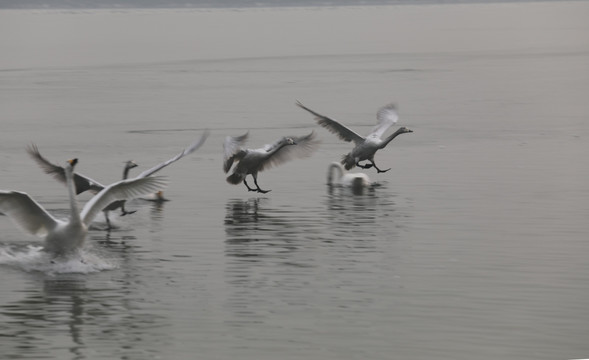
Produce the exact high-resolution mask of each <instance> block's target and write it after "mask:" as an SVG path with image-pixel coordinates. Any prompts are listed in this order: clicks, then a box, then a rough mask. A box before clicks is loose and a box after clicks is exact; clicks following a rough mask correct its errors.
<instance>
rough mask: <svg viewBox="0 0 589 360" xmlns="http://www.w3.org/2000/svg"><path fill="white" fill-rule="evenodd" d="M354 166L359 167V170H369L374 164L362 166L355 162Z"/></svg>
mask: <svg viewBox="0 0 589 360" xmlns="http://www.w3.org/2000/svg"><path fill="white" fill-rule="evenodd" d="M356 166H357V167H359V168H361V169H370V168H371V167H373V166H374V167H376V166H375V165H374V164H364V165H362V164H360V162H357V163H356Z"/></svg>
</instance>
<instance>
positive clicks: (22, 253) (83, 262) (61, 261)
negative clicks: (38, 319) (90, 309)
mask: <svg viewBox="0 0 589 360" xmlns="http://www.w3.org/2000/svg"><path fill="white" fill-rule="evenodd" d="M0 266H7V267H11V268H14V269H19V270H22V271H25V272H42V273H45V274H48V275H54V274H71V273H77V274H90V273H96V272H99V271H104V270H112V269H115V268H116V267H117V266H116V264H115V263H114V262H113V261H109V260H107V259H104V258H102V257H100V256H98V255H97V254H95V253H92V252H91V251H89V250H87V249H83V250H80V251H78V252H77V253H76V254H73V255H71V256H68V257H66V258H60V257H54V256H52V255H50V254H48V253H46V252H44V251H43V247H42V246H34V245H27V246H14V245H0Z"/></svg>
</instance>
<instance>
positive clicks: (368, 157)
mask: <svg viewBox="0 0 589 360" xmlns="http://www.w3.org/2000/svg"><path fill="white" fill-rule="evenodd" d="M296 105H297V106H299V107H300V108H302V109H304V110H306V111H308V112H310V113H311V114H312V115H314V116H315V120H316V121H317V123H318V124H319V125H321V126H322V127H324V128H326V129H327V130H329V131H330V132H332V133H334V134H336V135H337V136H338V137H339V138H340V139H342V140H344V141H348V142H354V144H355V146H354V148H353V149H352V151H351V152H349V153H348V154H346V155H344V156H343V157H342V161H341V164H342V165H344V167H345V169H346V170H350V169H352V168H353V167H355V166H358V167H360V168H363V169H369V168H372V167H374V168H375V169H376V171H377V172H379V173H382V172H387V171H389V170H390V168H389V169H385V170H381V169H380V168H379V167H378V166H377V165H376V163H375V162H374V155H375V154H376V152H377V151H378V150H380V149H384V148H385V147H386V146H387V145H388V144H389V143H390V142H391V141H392V140H393V139H394V138H396V137H397V136H398V135H400V134H406V133H411V132H413V131H412V130H410V129H407V128H406V127H401V128H399V129H397V131H395V132H394V133H393V134H391V135H389V136H388V137H386V138H385V139H381V137H382V135H383V134H384V133H385V131H386V130H387V129H388V128H389V127H391V126H392V125H393V124H395V123H396V122H397V121H398V120H399V115H398V114H397V109H396V107H395V105H394V104H387V105H385V106H383V107H381V108H380V109H379V110H378V112H377V114H376V119H377V124H376V126H375V127H374V128H373V129H372V131H371V132H370V134H368V135H367V136H366V137H363V136H361V135H358V134H357V133H356V132H354V131H353V130H351V129H350V128H348V127H346V126H345V125H343V124H341V123H340V122H338V121H336V120H334V119H331V118H329V117H327V116H324V115H321V114H319V113H317V112H315V111H313V110H311V109H309V108H308V107H306V106H304V105H303V104H302V103H301V102H300V101H297V103H296ZM248 134H249V133H245V134H243V135H241V136H235V137H232V136H227V138H226V139H225V142H224V144H223V149H224V158H223V171H225V173H227V172H229V170H230V169H231V167H232V166H233V164H234V163H237V165H235V166H234V167H233V171H232V173H231V175H229V176H228V177H227V182H228V183H230V184H234V185H237V184H239V183H241V182H243V184H244V185H245V186H246V188H247V189H248V191H257V192H259V193H267V192H268V191H270V190H262V189H261V188H260V186H259V185H258V172H260V171H264V170H267V169H269V168H270V167H272V166H276V165H280V164H282V163H284V162H286V161H288V160H291V159H293V158H301V157H307V156H310V155H311V154H312V153H313V152H314V151H315V150H317V147H318V144H319V141H317V140H316V139H315V135H314V133H313V132H311V134H309V135H307V136H303V137H299V138H289V137H283V138H281V139H279V140H278V141H276V142H275V143H274V144H272V145H266V146H265V147H263V148H261V149H246V148H244V147H243V146H244V144H245V142H246V141H247V138H248ZM292 145H295V146H292ZM361 161H368V163H364V164H360V162H361ZM332 169H336V168H335V167H334V165H333V164H332V166H330V168H329V174H331V171H332ZM339 171H340V172H341V175H340V178H341V179H342V181H343V182H346V181H347V180H346V179H348V178H350V176H352V175H351V174H346V175H345V176H344V175H343V169H341V168H340V169H339ZM247 175H251V176H252V177H253V179H254V185H255V188H253V187H250V186H249V185H248V183H247V181H246V177H247ZM362 175H364V174H362ZM328 176H330V177H332V175H328ZM354 176H355V177H356V178H357V179H356V180H354V182H355V184H357V186H366V184H369V183H370V182H369V180H368V179H367V176H366V175H364V176H365V178H364V177H363V176H360V175H354ZM342 181H340V184H343V183H342Z"/></svg>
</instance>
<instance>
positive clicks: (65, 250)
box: [0, 159, 166, 256]
mask: <svg viewBox="0 0 589 360" xmlns="http://www.w3.org/2000/svg"><path fill="white" fill-rule="evenodd" d="M76 163H77V159H73V160H68V161H67V162H66V164H65V167H64V168H63V169H64V175H65V179H66V186H67V190H68V195H69V200H70V217H69V219H67V220H58V219H56V218H54V217H53V216H52V215H51V214H49V213H48V212H47V211H46V210H45V209H44V208H43V207H42V206H41V205H39V204H38V203H37V202H36V201H35V200H33V199H32V198H31V197H30V196H29V195H28V194H26V193H24V192H18V191H6V190H0V211H2V212H3V213H4V214H6V215H7V216H8V217H10V219H11V220H12V221H13V222H14V223H15V224H16V225H18V226H19V227H21V228H22V229H23V230H25V231H26V232H28V233H30V234H33V235H37V236H39V237H43V238H44V239H45V246H44V250H45V251H47V252H48V253H50V254H52V255H54V256H64V255H68V254H70V253H72V252H74V251H76V250H77V249H79V248H81V247H82V245H83V244H84V240H85V238H86V234H87V233H88V225H89V224H90V223H91V222H92V220H93V219H94V218H95V217H96V215H97V214H98V213H99V212H100V211H102V209H104V207H105V206H106V205H108V204H109V203H111V202H113V201H115V200H123V199H130V198H133V197H137V196H141V195H143V194H147V193H150V192H154V191H156V190H157V189H158V188H161V187H162V186H165V184H166V183H165V181H164V180H163V179H162V178H161V177H149V178H140V179H131V180H121V181H119V182H116V183H114V184H111V185H108V186H106V187H104V188H103V189H102V190H101V191H99V192H98V194H96V195H95V196H94V197H92V199H90V200H89V201H88V202H87V203H86V205H85V206H84V207H83V208H82V211H81V212H80V211H79V210H78V205H77V202H76V198H75V190H74V186H75V184H74V166H75V165H76Z"/></svg>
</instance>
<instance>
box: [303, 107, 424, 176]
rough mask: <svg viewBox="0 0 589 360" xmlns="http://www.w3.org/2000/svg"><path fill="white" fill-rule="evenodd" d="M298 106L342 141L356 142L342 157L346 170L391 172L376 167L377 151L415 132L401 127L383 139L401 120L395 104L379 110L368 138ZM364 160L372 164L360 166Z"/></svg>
mask: <svg viewBox="0 0 589 360" xmlns="http://www.w3.org/2000/svg"><path fill="white" fill-rule="evenodd" d="M296 104H297V106H299V107H300V108H302V109H305V110H307V111H308V112H310V113H311V114H313V115H314V116H315V120H316V121H317V123H318V124H319V125H321V126H323V127H324V128H326V129H327V130H329V131H330V132H332V133H334V134H336V135H337V136H338V137H339V138H340V139H342V140H344V141H348V142H350V141H353V142H354V144H355V146H354V148H353V149H352V151H351V152H350V153H348V154H346V155H344V156H343V157H342V161H341V163H342V164H343V165H344V166H345V167H346V170H350V169H351V168H353V167H354V166H358V167H360V168H362V169H369V168H371V167H374V168H375V169H376V171H377V172H379V173H381V172H386V171H389V170H390V168H389V169H386V170H381V169H379V168H378V167H377V166H376V163H375V162H374V154H375V153H376V151H377V150H379V149H384V148H385V146H387V145H388V143H389V142H391V141H392V140H393V139H394V138H396V137H397V136H398V135H400V134H405V133H411V132H413V131H412V130H409V129H407V128H406V127H401V128H399V129H398V130H397V131H395V132H394V133H392V134H391V135H389V136H388V137H387V138H385V139H384V140H382V139H381V136H382V135H383V134H384V132H385V131H386V130H387V129H388V128H389V127H391V125H393V124H395V123H396V122H397V120H399V116H398V115H397V110H396V108H395V105H394V104H388V105H385V106H383V107H381V108H380V109H379V110H378V112H377V113H376V119H377V121H378V122H377V124H376V126H375V127H374V128H373V129H372V132H371V133H370V134H368V136H366V137H362V136H360V135H358V134H357V133H356V132H354V131H352V130H350V129H349V128H348V127H346V126H345V125H343V124H341V123H339V122H338V121H336V120H334V119H330V118H328V117H327V116H323V115H321V114H319V113H316V112H315V111H313V110H311V109H309V108H308V107H306V106H304V105H303V104H302V103H301V102H300V101H297V103H296ZM363 160H367V161H369V162H370V164H366V163H365V164H360V161H363Z"/></svg>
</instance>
